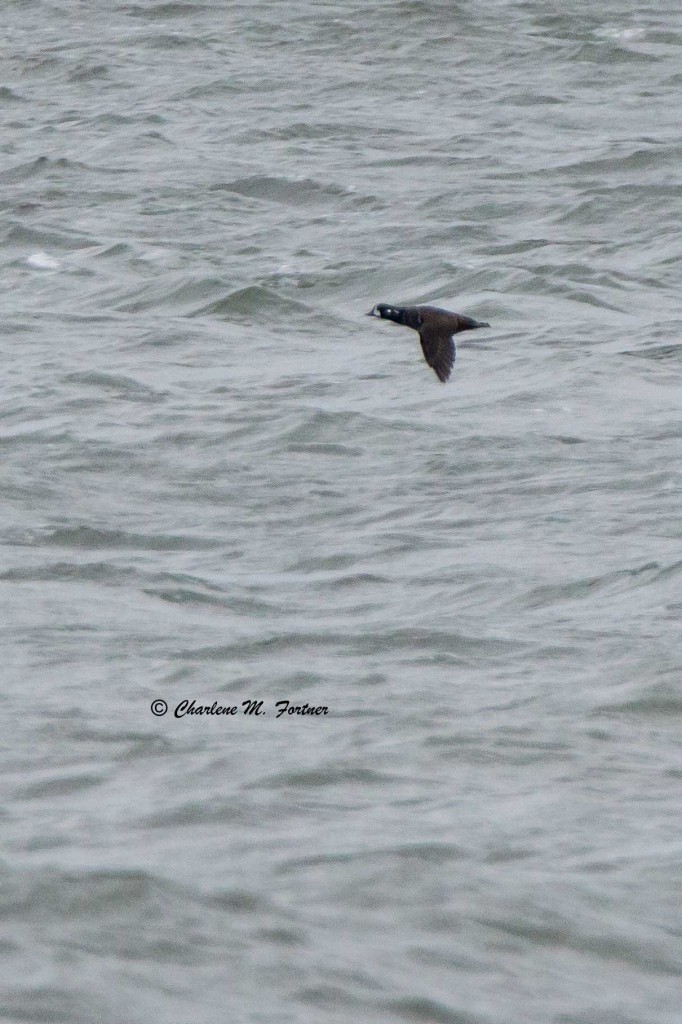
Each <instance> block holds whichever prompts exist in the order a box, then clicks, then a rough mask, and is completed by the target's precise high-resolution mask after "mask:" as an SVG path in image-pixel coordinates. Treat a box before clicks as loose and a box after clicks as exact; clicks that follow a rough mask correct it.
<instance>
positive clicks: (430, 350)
mask: <svg viewBox="0 0 682 1024" xmlns="http://www.w3.org/2000/svg"><path fill="white" fill-rule="evenodd" d="M367 316H378V317H379V318H380V319H381V320H392V321H393V323H395V324H403V325H404V326H405V327H411V328H412V329H413V330H415V331H418V332H419V340H420V341H421V343H422V351H423V353H424V359H426V362H427V363H428V364H429V366H430V367H431V368H432V370H434V372H435V374H436V376H437V377H438V379H439V380H441V381H443V383H445V381H446V380H447V379H448V377H449V376H450V372H451V370H452V365H453V363H454V361H455V342H454V339H453V335H455V334H459V332H460V331H470V330H472V328H474V327H490V324H484V323H481V321H480V320H472V318H471V317H470V316H464V315H463V314H462V313H450V312H449V310H447V309H439V308H438V307H437V306H389V305H388V304H387V303H385V302H380V303H379V304H378V305H376V306H375V307H374V308H373V309H371V310H370V311H369V313H367Z"/></svg>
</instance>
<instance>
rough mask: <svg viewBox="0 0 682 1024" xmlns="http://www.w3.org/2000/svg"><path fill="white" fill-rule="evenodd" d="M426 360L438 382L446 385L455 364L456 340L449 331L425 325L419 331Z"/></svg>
mask: <svg viewBox="0 0 682 1024" xmlns="http://www.w3.org/2000/svg"><path fill="white" fill-rule="evenodd" d="M419 340H420V341H421V343H422V352H423V353H424V359H425V360H426V362H427V363H428V364H429V366H430V367H431V369H432V370H433V371H434V372H435V374H436V376H437V377H438V380H440V381H442V382H443V383H445V381H446V380H447V379H448V377H449V376H450V374H451V372H452V367H453V365H454V362H455V340H454V338H453V337H452V333H450V332H449V331H448V330H447V329H446V330H443V329H442V328H441V329H440V330H439V329H438V328H434V327H430V326H427V325H426V324H424V325H423V326H422V328H421V330H420V331H419Z"/></svg>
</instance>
